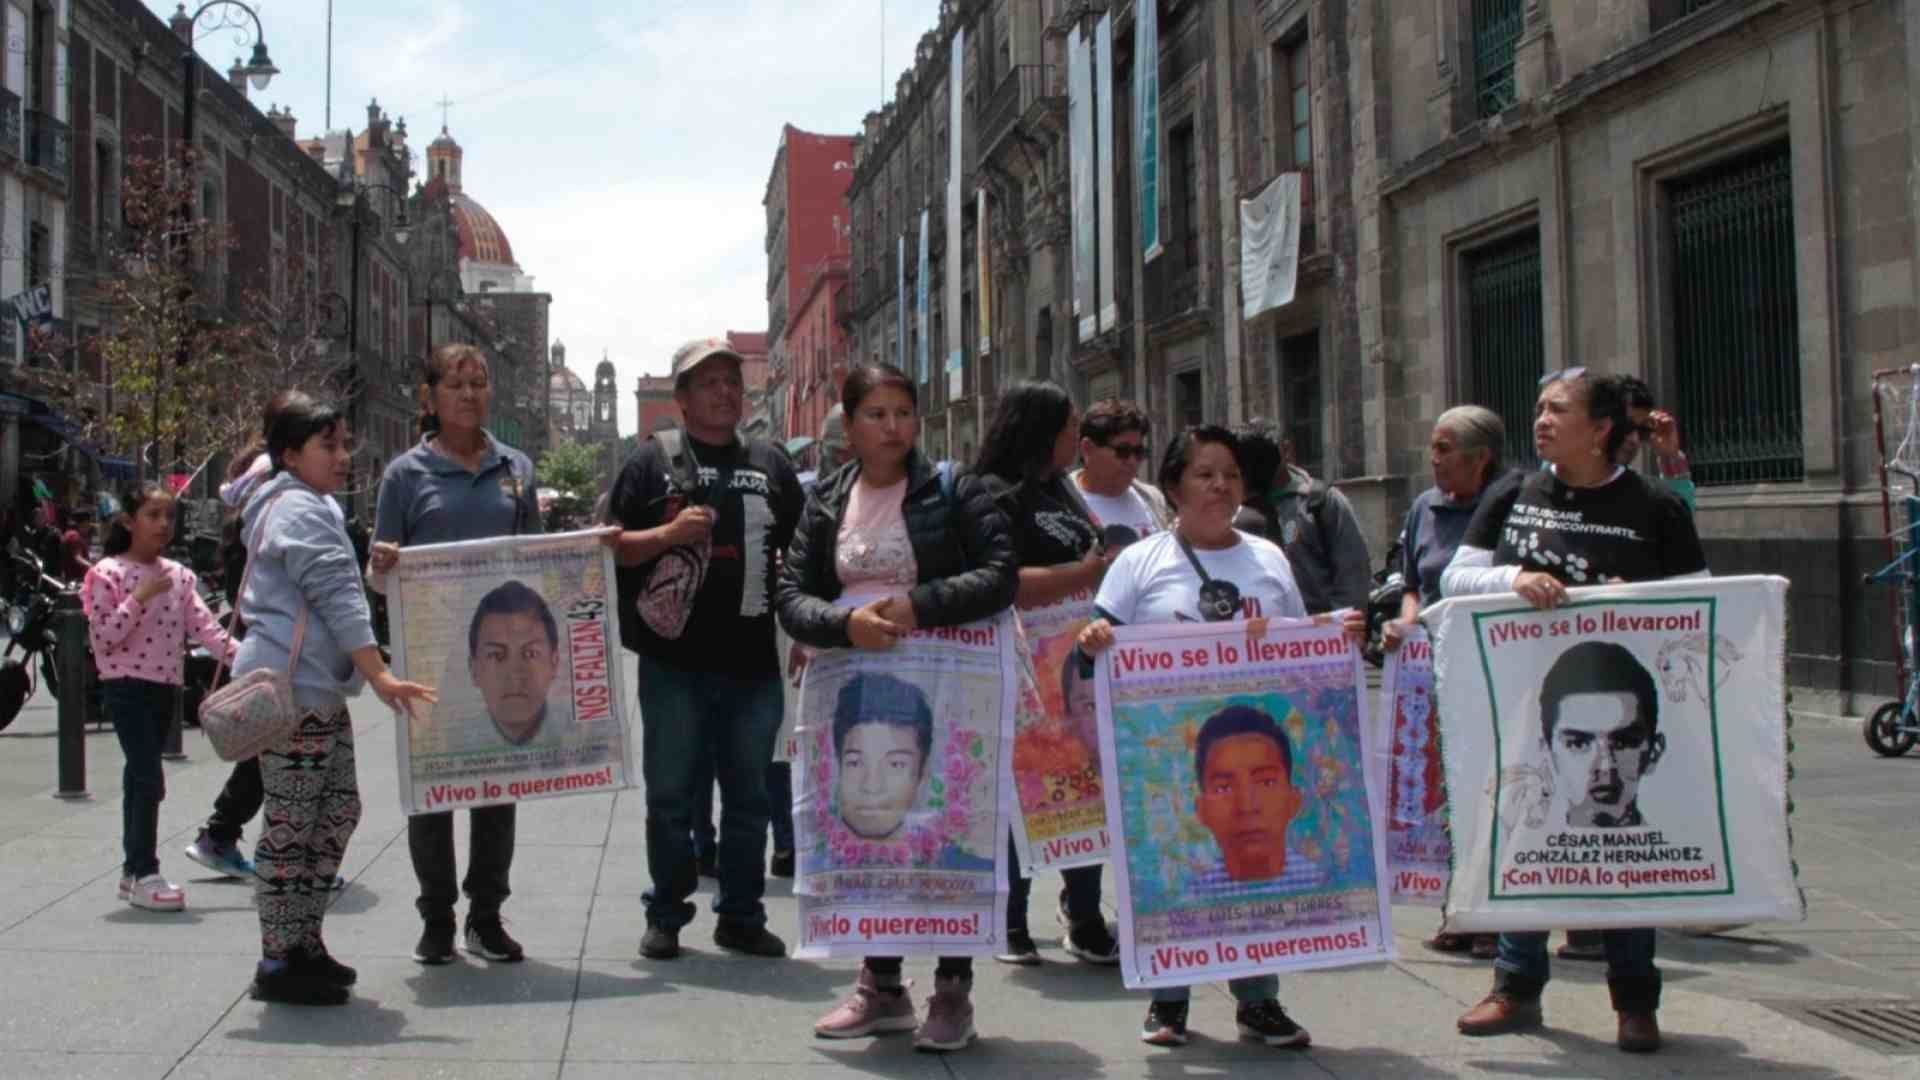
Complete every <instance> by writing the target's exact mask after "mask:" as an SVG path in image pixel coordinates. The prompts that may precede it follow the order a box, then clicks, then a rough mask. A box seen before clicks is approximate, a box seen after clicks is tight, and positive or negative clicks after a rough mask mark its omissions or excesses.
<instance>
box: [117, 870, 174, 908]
mask: <svg viewBox="0 0 1920 1080" xmlns="http://www.w3.org/2000/svg"><path fill="white" fill-rule="evenodd" d="M127 903H129V904H132V905H133V906H134V907H137V908H145V909H146V910H148V911H185V910H186V909H187V891H186V890H185V889H182V888H181V887H180V886H178V885H175V884H174V883H173V882H171V881H168V880H167V879H166V878H163V877H161V876H160V875H159V874H148V875H147V876H146V877H143V878H141V879H140V880H139V881H136V882H134V883H133V888H132V890H131V891H130V892H129V894H128V896H127Z"/></svg>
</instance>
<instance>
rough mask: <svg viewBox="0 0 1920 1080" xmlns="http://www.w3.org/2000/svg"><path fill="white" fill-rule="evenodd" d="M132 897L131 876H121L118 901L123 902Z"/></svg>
mask: <svg viewBox="0 0 1920 1080" xmlns="http://www.w3.org/2000/svg"><path fill="white" fill-rule="evenodd" d="M132 895H133V875H132V874H121V875H120V899H122V900H125V899H127V898H128V897H130V896H132Z"/></svg>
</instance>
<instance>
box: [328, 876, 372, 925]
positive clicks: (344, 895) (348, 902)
mask: <svg viewBox="0 0 1920 1080" xmlns="http://www.w3.org/2000/svg"><path fill="white" fill-rule="evenodd" d="M379 903H380V893H379V891H378V890H376V889H372V888H369V887H368V886H365V885H362V884H360V883H359V882H358V881H355V880H351V879H350V880H348V882H347V887H346V888H344V889H342V890H340V892H339V893H338V894H337V895H335V896H334V898H333V903H331V904H328V905H327V916H328V917H329V918H331V917H332V916H335V915H359V914H361V913H363V912H368V911H372V910H373V909H374V907H375V906H377V905H378V904H379Z"/></svg>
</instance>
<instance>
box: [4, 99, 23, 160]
mask: <svg viewBox="0 0 1920 1080" xmlns="http://www.w3.org/2000/svg"><path fill="white" fill-rule="evenodd" d="M0 159H4V160H6V161H19V160H20V95H19V94H16V93H14V92H13V91H11V90H0Z"/></svg>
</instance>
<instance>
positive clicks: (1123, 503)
mask: <svg viewBox="0 0 1920 1080" xmlns="http://www.w3.org/2000/svg"><path fill="white" fill-rule="evenodd" d="M1080 497H1081V498H1083V499H1085V500H1086V501H1087V509H1089V510H1091V511H1093V520H1094V524H1096V525H1098V526H1100V527H1101V528H1102V529H1104V528H1106V527H1107V526H1109V525H1124V526H1126V527H1127V528H1129V529H1132V530H1133V532H1134V535H1135V536H1148V535H1151V534H1153V533H1157V532H1159V531H1160V523H1159V522H1157V521H1155V520H1154V519H1153V508H1152V507H1151V506H1148V505H1147V500H1145V499H1143V498H1141V497H1140V492H1139V491H1137V490H1135V489H1134V486H1133V485H1132V484H1128V485H1127V490H1126V491H1124V492H1122V493H1121V494H1119V495H1096V494H1094V493H1093V492H1091V491H1088V490H1087V489H1086V488H1084V487H1082V488H1080Z"/></svg>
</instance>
